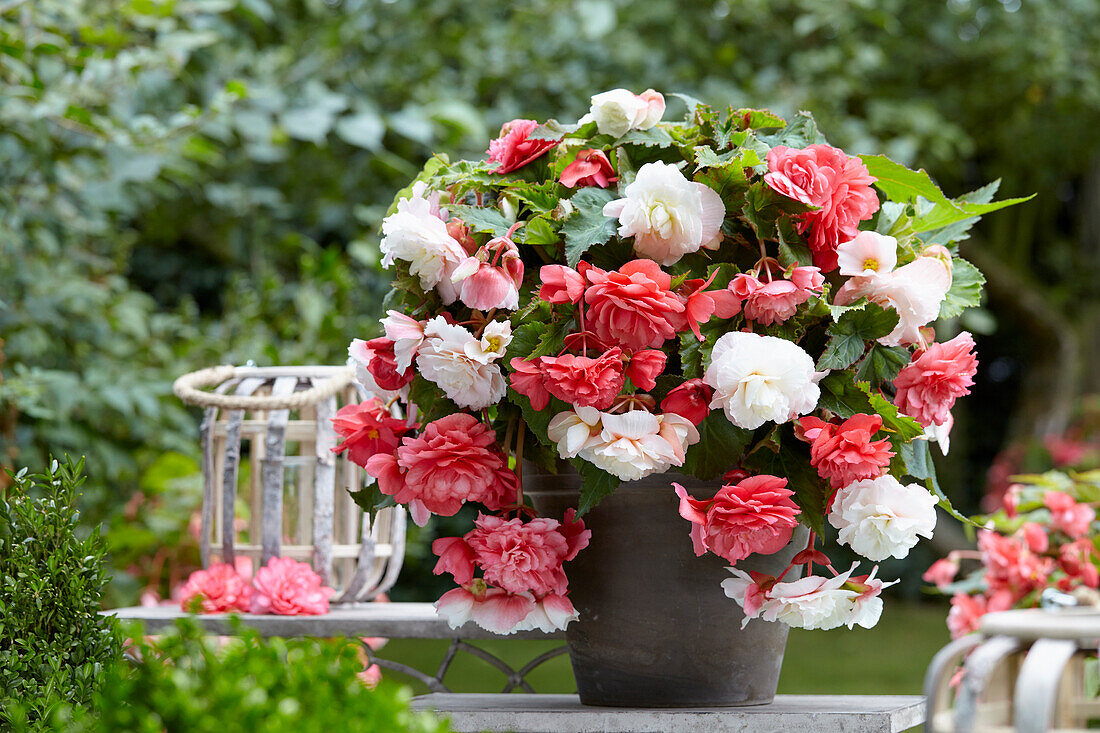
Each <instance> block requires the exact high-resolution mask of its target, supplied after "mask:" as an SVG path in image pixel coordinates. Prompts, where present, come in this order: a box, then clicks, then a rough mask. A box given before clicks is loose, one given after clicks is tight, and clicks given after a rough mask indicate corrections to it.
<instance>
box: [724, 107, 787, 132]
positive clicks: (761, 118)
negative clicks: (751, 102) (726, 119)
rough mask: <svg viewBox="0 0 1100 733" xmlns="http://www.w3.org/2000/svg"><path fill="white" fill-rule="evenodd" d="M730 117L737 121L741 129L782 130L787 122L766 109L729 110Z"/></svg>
mask: <svg viewBox="0 0 1100 733" xmlns="http://www.w3.org/2000/svg"><path fill="white" fill-rule="evenodd" d="M730 117H731V118H733V119H735V120H737V121H738V123H739V124H740V125H741V128H742V129H746V130H747V129H753V130H759V129H769V128H783V127H786V126H787V121H786V120H784V119H783V118H782V117H780V116H779V115H777V114H776V113H775V112H772V111H771V110H768V109H748V108H743V109H734V110H730Z"/></svg>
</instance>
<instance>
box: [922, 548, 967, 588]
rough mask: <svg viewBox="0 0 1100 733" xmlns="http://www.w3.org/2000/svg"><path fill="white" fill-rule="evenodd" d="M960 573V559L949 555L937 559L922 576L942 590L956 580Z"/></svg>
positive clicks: (924, 579)
mask: <svg viewBox="0 0 1100 733" xmlns="http://www.w3.org/2000/svg"><path fill="white" fill-rule="evenodd" d="M958 573H959V561H958V559H956V558H953V557H951V556H948V557H941V558H940V559H939V560H936V562H934V563H932V565H931V566H930V567H929V568H928V569H927V570H925V571H924V574H923V575H921V576H920V577H921V580H923V581H924V582H926V583H932V584H933V585H935V586H936V587H937V588H939V589H941V590H942V589H943V588H944V586H947V585H950V584H951V583H953V582H954V581H955V576H956V575H958Z"/></svg>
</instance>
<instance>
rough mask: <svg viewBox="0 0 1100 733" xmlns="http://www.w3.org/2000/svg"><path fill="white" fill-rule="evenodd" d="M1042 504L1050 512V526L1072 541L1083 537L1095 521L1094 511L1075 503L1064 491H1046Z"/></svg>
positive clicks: (1084, 505) (1085, 505)
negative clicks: (1063, 533)
mask: <svg viewBox="0 0 1100 733" xmlns="http://www.w3.org/2000/svg"><path fill="white" fill-rule="evenodd" d="M1043 504H1044V505H1046V508H1047V509H1049V510H1050V523H1051V525H1052V526H1053V527H1054V528H1055V529H1058V530H1061V531H1062V532H1065V533H1066V534H1068V535H1069V536H1070V537H1071V538H1072V539H1077V538H1078V537H1084V536H1085V535H1087V534H1088V533H1089V528H1090V527H1092V520H1094V519H1096V510H1095V509H1093V508H1092V507H1090V506H1088V505H1087V504H1078V503H1077V501H1076V500H1075V499H1074V498H1073V497H1072V496H1070V495H1069V494H1067V493H1065V492H1064V491H1048V492H1046V493H1045V494H1043Z"/></svg>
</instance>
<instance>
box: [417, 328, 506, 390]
mask: <svg viewBox="0 0 1100 733" xmlns="http://www.w3.org/2000/svg"><path fill="white" fill-rule="evenodd" d="M509 341H511V326H510V324H508V322H507V321H495V322H493V323H491V324H489V326H487V327H486V328H485V331H484V333H483V335H482V338H481V339H480V340H479V339H477V338H475V337H474V335H473V334H472V333H470V332H469V331H468V330H467V329H466V328H465V327H463V326H459V325H456V324H453V323H448V322H447V321H446V320H445V319H444V318H443V317H442V316H436V317H435V318H433V319H431V320H430V321H428V323H427V325H426V326H425V328H424V342H423V343H422V344H421V345H420V348H419V350H418V352H417V356H416V366H417V368H418V369H419V371H420V376H422V377H424V378H425V379H427V380H428V381H430V382H434V383H435V384H436V386H438V387H439V388H440V389H442V390H443V392H444V394H446V395H447V398H448V399H450V400H452V401H453V402H454V403H455V404H456V405H458V406H459V407H465V408H468V409H471V410H480V409H482V408H485V407H488V406H490V405H495V404H496V403H497V402H500V400H501V398H502V397H504V393H505V392H506V391H507V385H506V383H505V381H504V375H503V374H502V373H501V371H500V366H498V365H497V364H496V363H495V362H496V360H497V359H499V358H500V357H501V356H503V355H504V351H505V347H506V346H507V345H508V342H509Z"/></svg>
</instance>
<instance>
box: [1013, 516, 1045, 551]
mask: <svg viewBox="0 0 1100 733" xmlns="http://www.w3.org/2000/svg"><path fill="white" fill-rule="evenodd" d="M1016 533H1017V534H1018V535H1019V536H1020V537H1021V538H1022V539H1023V541H1024V543H1025V544H1026V545H1027V549H1029V550H1031V551H1032V552H1036V553H1039V554H1042V553H1044V552H1046V551H1047V550H1049V549H1050V538H1049V537H1047V531H1046V529H1045V528H1044V527H1043V525H1041V524H1039V523H1038V522H1024V523H1023V524H1022V525H1020V528H1019V529H1018V530H1016Z"/></svg>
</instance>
